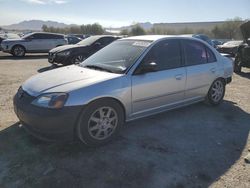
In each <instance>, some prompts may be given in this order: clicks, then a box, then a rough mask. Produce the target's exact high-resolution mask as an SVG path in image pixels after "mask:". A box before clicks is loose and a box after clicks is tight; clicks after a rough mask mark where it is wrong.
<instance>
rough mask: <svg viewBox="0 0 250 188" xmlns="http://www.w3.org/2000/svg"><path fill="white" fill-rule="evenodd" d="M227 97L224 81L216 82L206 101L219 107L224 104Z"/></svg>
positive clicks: (218, 80)
mask: <svg viewBox="0 0 250 188" xmlns="http://www.w3.org/2000/svg"><path fill="white" fill-rule="evenodd" d="M224 95H225V82H223V80H222V79H217V80H215V81H214V82H213V83H212V85H211V87H210V89H209V91H208V94H207V97H206V101H207V102H208V103H209V104H211V105H214V106H215V105H218V104H220V103H221V102H222V100H223V98H224Z"/></svg>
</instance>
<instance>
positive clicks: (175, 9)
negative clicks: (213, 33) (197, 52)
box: [0, 0, 250, 27]
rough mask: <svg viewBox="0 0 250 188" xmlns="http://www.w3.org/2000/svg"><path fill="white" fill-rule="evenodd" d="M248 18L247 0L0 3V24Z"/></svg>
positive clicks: (12, 0) (121, 23)
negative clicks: (34, 20)
mask: <svg viewBox="0 0 250 188" xmlns="http://www.w3.org/2000/svg"><path fill="white" fill-rule="evenodd" d="M237 16H238V17H241V18H243V19H249V18H250V0H154V1H152V0H90V1H85V0H0V25H8V24H13V23H17V22H20V21H23V20H31V19H41V20H53V21H59V22H64V23H67V24H71V23H73V24H87V23H95V22H98V23H100V24H101V25H103V26H105V27H118V26H124V25H130V24H131V23H133V22H148V21H149V22H152V23H158V22H169V23H172V22H197V21H223V20H226V19H227V18H234V17H237Z"/></svg>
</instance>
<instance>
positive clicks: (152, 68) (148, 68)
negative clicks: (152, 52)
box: [136, 62, 157, 74]
mask: <svg viewBox="0 0 250 188" xmlns="http://www.w3.org/2000/svg"><path fill="white" fill-rule="evenodd" d="M156 71H157V64H156V63H155V62H150V63H146V64H144V65H142V66H141V67H140V68H139V69H138V70H137V71H136V74H145V73H148V72H156Z"/></svg>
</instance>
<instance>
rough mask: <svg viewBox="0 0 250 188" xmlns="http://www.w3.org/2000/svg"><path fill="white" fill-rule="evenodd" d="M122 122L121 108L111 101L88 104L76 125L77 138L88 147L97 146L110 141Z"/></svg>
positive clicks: (105, 100)
mask: <svg viewBox="0 0 250 188" xmlns="http://www.w3.org/2000/svg"><path fill="white" fill-rule="evenodd" d="M123 122H124V113H123V108H122V107H121V105H120V104H119V103H117V102H116V101H114V100H112V99H102V100H97V101H95V102H93V103H90V104H89V105H88V106H87V108H86V109H85V110H84V112H83V113H82V115H81V117H80V120H79V122H78V125H77V129H76V130H77V136H78V138H79V139H80V140H81V141H82V142H83V143H84V144H86V145H88V146H99V145H102V144H105V143H107V142H109V141H111V140H112V139H113V138H114V137H115V136H116V135H117V133H118V132H119V129H120V128H121V126H122V124H123Z"/></svg>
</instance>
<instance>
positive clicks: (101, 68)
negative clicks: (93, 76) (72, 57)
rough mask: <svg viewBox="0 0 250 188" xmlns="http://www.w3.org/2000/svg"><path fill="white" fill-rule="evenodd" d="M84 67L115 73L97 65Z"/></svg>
mask: <svg viewBox="0 0 250 188" xmlns="http://www.w3.org/2000/svg"><path fill="white" fill-rule="evenodd" d="M84 67H86V68H89V69H95V70H101V71H106V72H111V73H113V71H111V70H109V69H107V68H104V67H100V66H97V65H86V66H84Z"/></svg>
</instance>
